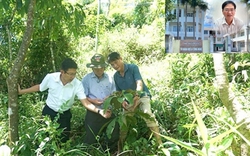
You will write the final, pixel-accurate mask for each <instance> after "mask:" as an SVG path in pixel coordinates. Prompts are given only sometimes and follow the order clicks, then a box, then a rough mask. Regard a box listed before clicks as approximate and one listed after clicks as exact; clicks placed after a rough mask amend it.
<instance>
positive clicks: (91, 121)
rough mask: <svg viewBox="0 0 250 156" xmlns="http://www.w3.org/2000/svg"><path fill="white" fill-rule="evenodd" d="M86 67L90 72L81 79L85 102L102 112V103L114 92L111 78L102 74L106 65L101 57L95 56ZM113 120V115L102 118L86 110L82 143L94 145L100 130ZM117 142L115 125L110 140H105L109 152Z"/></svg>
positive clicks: (115, 147)
mask: <svg viewBox="0 0 250 156" xmlns="http://www.w3.org/2000/svg"><path fill="white" fill-rule="evenodd" d="M86 66H87V67H88V68H92V72H91V73H88V74H86V75H85V76H84V77H83V79H82V84H83V87H84V91H85V94H86V97H87V100H88V101H89V102H91V103H93V104H94V105H95V106H96V108H97V109H99V110H103V101H104V100H105V99H106V98H107V97H108V96H110V95H111V94H112V93H113V92H114V91H115V90H116V89H115V83H114V81H113V78H112V77H111V76H109V75H108V74H106V73H105V72H104V71H105V68H106V67H107V66H108V64H107V63H106V62H105V60H104V56H103V55H101V54H95V55H94V56H93V57H92V58H91V63H88V64H87V65H86ZM98 112H99V111H98ZM113 118H114V115H112V116H111V117H110V118H104V117H103V116H101V115H100V114H99V113H95V112H91V111H88V110H87V113H86V117H85V129H86V136H85V138H84V143H86V144H88V145H94V144H96V143H97V142H98V140H97V139H96V138H98V137H97V136H98V135H100V130H102V129H103V126H104V125H105V124H106V125H107V123H108V122H110V121H111V120H112V119H113ZM118 140H119V125H118V124H117V125H116V126H115V128H114V130H113V133H112V135H111V138H110V139H107V144H108V148H110V150H111V151H112V150H116V149H117V143H118ZM104 150H105V149H104Z"/></svg>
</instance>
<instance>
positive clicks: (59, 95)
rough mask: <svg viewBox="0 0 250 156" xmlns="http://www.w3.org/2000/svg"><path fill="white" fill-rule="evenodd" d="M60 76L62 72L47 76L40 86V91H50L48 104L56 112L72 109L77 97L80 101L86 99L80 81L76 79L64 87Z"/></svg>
mask: <svg viewBox="0 0 250 156" xmlns="http://www.w3.org/2000/svg"><path fill="white" fill-rule="evenodd" d="M60 75H61V73H60V72H56V73H51V74H47V75H46V76H45V78H44V79H43V81H42V83H41V84H40V91H45V90H47V89H48V97H47V100H46V104H47V105H48V106H49V107H50V108H51V109H53V110H54V111H56V112H58V111H66V110H68V109H70V108H71V107H72V105H73V103H74V99H75V96H77V97H78V99H85V98H86V95H85V93H84V88H83V86H82V84H81V81H80V80H78V79H77V78H74V79H73V80H72V81H71V82H70V83H67V84H66V85H63V83H62V81H61V79H60Z"/></svg>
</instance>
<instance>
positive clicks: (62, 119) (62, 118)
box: [42, 105, 72, 143]
mask: <svg viewBox="0 0 250 156" xmlns="http://www.w3.org/2000/svg"><path fill="white" fill-rule="evenodd" d="M58 114H59V118H58V120H57V123H58V124H59V125H60V126H59V129H61V128H62V129H64V130H63V133H62V134H61V136H60V141H61V142H63V143H65V142H66V141H67V140H69V135H70V130H71V128H70V120H71V118H72V114H71V112H70V110H67V111H65V112H63V113H58V112H55V111H54V110H52V109H51V108H49V106H47V105H45V107H44V108H43V111H42V115H43V116H46V115H48V116H49V117H50V119H51V120H52V121H54V120H55V118H56V117H57V115H58Z"/></svg>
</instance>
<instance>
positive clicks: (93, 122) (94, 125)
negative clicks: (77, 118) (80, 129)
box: [83, 110, 120, 150]
mask: <svg viewBox="0 0 250 156" xmlns="http://www.w3.org/2000/svg"><path fill="white" fill-rule="evenodd" d="M114 117H115V116H112V117H111V118H108V119H106V118H104V117H102V116H101V115H100V114H97V113H94V112H91V111H89V110H87V113H86V117H85V129H86V136H85V137H84V141H83V142H84V143H86V144H89V145H94V144H96V143H97V139H96V136H98V135H99V136H100V135H101V134H104V136H105V134H106V129H105V128H103V126H104V125H105V124H107V123H108V122H110V121H111V120H112V119H114ZM102 128H103V129H102ZM101 130H102V131H101ZM119 132H120V130H119V124H118V123H116V125H115V127H114V130H113V133H112V134H111V138H110V139H109V138H108V137H105V138H106V139H105V140H104V141H105V142H106V143H107V146H108V147H109V148H110V149H111V150H116V149H117V143H118V140H119ZM104 148H105V147H104Z"/></svg>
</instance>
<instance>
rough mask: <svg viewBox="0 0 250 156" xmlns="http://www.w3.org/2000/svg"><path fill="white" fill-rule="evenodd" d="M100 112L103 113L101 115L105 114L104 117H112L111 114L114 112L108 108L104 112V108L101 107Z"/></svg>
mask: <svg viewBox="0 0 250 156" xmlns="http://www.w3.org/2000/svg"><path fill="white" fill-rule="evenodd" d="M99 114H100V115H101V116H103V117H104V118H106V119H107V118H110V117H111V115H112V112H111V110H109V109H108V110H106V112H105V113H104V110H103V109H100V112H99Z"/></svg>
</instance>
